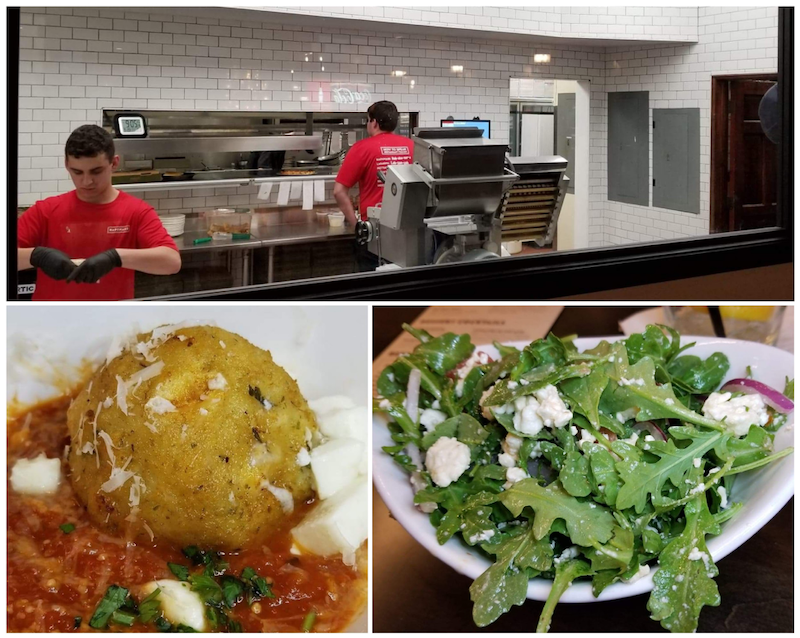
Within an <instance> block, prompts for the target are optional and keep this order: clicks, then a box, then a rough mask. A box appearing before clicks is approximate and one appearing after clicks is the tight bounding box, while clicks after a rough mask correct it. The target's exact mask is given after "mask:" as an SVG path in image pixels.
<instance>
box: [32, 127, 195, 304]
mask: <svg viewBox="0 0 800 638" xmlns="http://www.w3.org/2000/svg"><path fill="white" fill-rule="evenodd" d="M64 165H65V166H66V169H67V172H69V175H70V177H71V178H72V183H73V184H75V190H74V191H70V192H69V193H65V194H64V195H58V196H56V197H48V198H47V199H44V200H42V201H39V202H36V204H34V205H33V206H31V207H30V208H29V209H28V210H26V211H25V213H24V214H23V215H22V217H20V218H19V220H18V227H17V260H18V268H19V270H23V269H25V268H38V269H39V272H38V273H37V276H36V290H35V292H34V293H33V299H34V300H53V301H99V300H105V301H109V300H118V299H132V298H133V283H134V271H135V270H139V271H141V272H146V273H150V274H153V275H172V274H174V273H176V272H178V271H179V270H180V269H181V257H180V254H179V253H178V247H177V246H176V245H175V242H174V241H173V240H172V237H170V236H169V234H168V233H167V231H166V229H165V228H164V226H163V224H162V223H161V220H160V219H159V218H158V215H157V214H156V212H155V210H153V207H152V206H150V205H149V204H148V203H146V202H143V201H142V200H140V199H137V198H136V197H133V196H131V195H129V194H127V193H125V192H123V191H119V190H117V189H116V188H114V187H113V186H112V184H111V174H112V173H113V172H114V169H116V168H117V166H118V165H119V156H118V155H116V154H115V153H114V140H113V139H112V137H111V135H109V134H108V132H107V131H106V130H105V129H103V128H101V127H99V126H95V125H93V124H86V125H84V126H81V127H79V128H77V129H75V130H74V131H73V132H72V134H71V135H70V136H69V139H68V140H67V144H66V148H65V160H64ZM75 262H77V263H75Z"/></svg>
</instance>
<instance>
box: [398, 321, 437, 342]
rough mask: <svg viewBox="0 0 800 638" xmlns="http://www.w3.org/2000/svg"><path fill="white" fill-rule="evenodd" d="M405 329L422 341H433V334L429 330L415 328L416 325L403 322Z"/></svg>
mask: <svg viewBox="0 0 800 638" xmlns="http://www.w3.org/2000/svg"><path fill="white" fill-rule="evenodd" d="M403 330H405V331H406V332H407V333H408V334H410V335H411V336H412V337H414V338H415V339H417V340H418V341H420V343H428V341H431V340H432V339H433V335H432V334H431V333H430V332H428V331H427V330H423V329H422V328H415V327H414V326H412V325H411V324H408V323H404V324H403Z"/></svg>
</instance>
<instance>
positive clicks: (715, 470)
mask: <svg viewBox="0 0 800 638" xmlns="http://www.w3.org/2000/svg"><path fill="white" fill-rule="evenodd" d="M719 470H720V468H718V467H712V468H711V469H710V470H709V471H708V475H709V476H711V475H712V474H716V473H717V472H719Z"/></svg>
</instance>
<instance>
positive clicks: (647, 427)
mask: <svg viewBox="0 0 800 638" xmlns="http://www.w3.org/2000/svg"><path fill="white" fill-rule="evenodd" d="M633 429H634V430H636V431H637V432H647V433H648V434H650V435H651V436H652V437H653V438H654V439H660V440H661V441H666V440H667V435H666V434H664V431H663V430H662V429H661V428H660V427H658V426H657V425H656V424H655V423H653V422H652V421H642V422H641V423H637V424H636V425H634V426H633Z"/></svg>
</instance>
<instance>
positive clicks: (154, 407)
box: [144, 396, 176, 414]
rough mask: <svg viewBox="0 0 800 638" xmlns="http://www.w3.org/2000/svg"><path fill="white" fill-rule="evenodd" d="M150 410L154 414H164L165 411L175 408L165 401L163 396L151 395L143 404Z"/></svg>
mask: <svg viewBox="0 0 800 638" xmlns="http://www.w3.org/2000/svg"><path fill="white" fill-rule="evenodd" d="M144 407H146V408H147V409H148V410H150V411H151V412H155V413H156V414H166V413H167V412H175V410H176V408H175V406H174V405H172V403H170V402H169V401H167V400H166V399H165V398H164V397H158V396H156V397H153V398H152V399H150V400H149V401H148V402H147V403H146V404H145V406H144Z"/></svg>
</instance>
